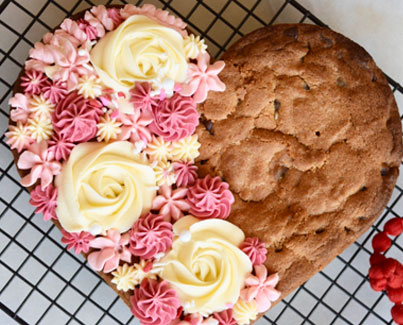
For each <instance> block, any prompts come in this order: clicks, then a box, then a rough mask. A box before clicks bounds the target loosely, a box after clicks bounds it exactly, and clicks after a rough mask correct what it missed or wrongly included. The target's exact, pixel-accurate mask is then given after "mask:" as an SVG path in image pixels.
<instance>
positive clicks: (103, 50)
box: [91, 15, 188, 92]
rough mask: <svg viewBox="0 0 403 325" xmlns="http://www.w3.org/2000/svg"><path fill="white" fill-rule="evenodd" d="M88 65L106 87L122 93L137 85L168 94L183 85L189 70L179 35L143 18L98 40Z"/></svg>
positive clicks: (124, 24)
mask: <svg viewBox="0 0 403 325" xmlns="http://www.w3.org/2000/svg"><path fill="white" fill-rule="evenodd" d="M91 62H92V64H93V66H94V67H95V69H96V71H97V73H98V75H99V77H100V79H101V80H102V82H103V83H104V84H105V85H106V86H108V87H111V88H113V89H114V90H116V91H123V92H127V91H128V90H129V89H130V88H132V87H133V85H134V83H135V82H136V81H147V82H151V83H152V84H153V88H156V89H160V88H164V89H165V90H166V91H167V92H168V91H170V90H172V89H173V87H174V83H175V82H184V81H185V79H186V76H187V68H188V64H187V61H186V53H185V48H184V40H183V38H182V36H181V34H179V33H178V32H177V31H176V30H174V29H172V28H169V27H166V26H162V25H159V24H158V23H157V22H155V21H154V20H152V19H150V18H148V17H146V16H142V15H134V16H131V17H129V18H127V19H126V20H125V21H124V22H123V23H122V24H121V25H120V26H119V27H118V28H117V29H115V30H114V31H112V32H109V33H107V34H106V35H105V36H104V37H103V38H101V39H100V41H99V42H98V43H97V44H96V45H95V46H94V48H93V49H92V51H91Z"/></svg>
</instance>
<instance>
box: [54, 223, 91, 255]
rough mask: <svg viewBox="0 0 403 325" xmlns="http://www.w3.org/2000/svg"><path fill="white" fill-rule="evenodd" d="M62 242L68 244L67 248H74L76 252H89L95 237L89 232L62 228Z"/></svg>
mask: <svg viewBox="0 0 403 325" xmlns="http://www.w3.org/2000/svg"><path fill="white" fill-rule="evenodd" d="M62 235H63V237H62V243H64V244H67V249H74V253H76V254H80V253H81V252H84V253H88V251H89V250H90V243H91V242H92V241H93V240H94V239H95V237H94V236H93V235H91V234H90V233H89V232H86V231H81V232H67V231H66V230H64V229H62Z"/></svg>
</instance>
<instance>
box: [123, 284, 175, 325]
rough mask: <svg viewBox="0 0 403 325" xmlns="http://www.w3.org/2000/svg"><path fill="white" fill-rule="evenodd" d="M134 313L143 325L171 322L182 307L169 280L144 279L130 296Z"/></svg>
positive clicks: (159, 324) (158, 324)
mask: <svg viewBox="0 0 403 325" xmlns="http://www.w3.org/2000/svg"><path fill="white" fill-rule="evenodd" d="M130 302H131V304H132V313H133V315H134V316H135V317H136V318H138V319H139V320H140V323H141V324H142V325H162V324H169V323H170V322H171V321H172V320H174V319H175V318H176V314H177V310H178V308H179V307H180V303H179V299H178V297H177V295H176V292H175V290H173V289H171V288H170V287H169V284H168V282H166V281H162V282H158V281H157V280H154V279H144V280H143V281H142V282H141V284H140V287H139V288H136V289H134V294H133V296H131V298H130Z"/></svg>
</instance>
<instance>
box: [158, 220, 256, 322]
mask: <svg viewBox="0 0 403 325" xmlns="http://www.w3.org/2000/svg"><path fill="white" fill-rule="evenodd" d="M173 229H174V233H175V235H176V238H175V240H174V242H173V245H172V250H171V251H169V253H168V254H167V255H166V256H165V257H164V258H163V259H162V260H161V263H160V264H161V272H160V276H161V278H162V279H164V280H166V281H168V282H169V283H170V284H171V286H172V287H173V288H174V289H175V290H176V292H177V293H178V297H179V299H180V301H181V304H182V306H183V307H184V311H185V312H186V313H200V314H202V315H203V316H208V315H209V314H212V313H213V312H219V311H222V310H225V309H227V305H228V304H235V303H236V301H237V300H238V297H239V294H240V291H241V288H242V287H243V284H244V279H245V277H246V276H247V274H248V273H249V272H251V270H252V264H251V262H250V260H249V258H248V256H247V255H245V254H244V253H243V252H242V251H241V250H240V249H239V248H238V246H239V244H241V243H242V242H243V240H244V234H243V232H242V230H241V229H240V228H238V227H236V226H235V225H233V224H231V223H230V222H227V221H224V220H219V219H209V220H202V221H200V220H199V219H196V218H194V217H192V216H186V217H183V218H181V219H179V220H178V221H177V222H176V223H175V224H174V227H173ZM184 232H188V233H189V234H190V238H189V236H188V238H186V240H181V234H182V233H184ZM182 238H183V236H182ZM187 239H189V240H187Z"/></svg>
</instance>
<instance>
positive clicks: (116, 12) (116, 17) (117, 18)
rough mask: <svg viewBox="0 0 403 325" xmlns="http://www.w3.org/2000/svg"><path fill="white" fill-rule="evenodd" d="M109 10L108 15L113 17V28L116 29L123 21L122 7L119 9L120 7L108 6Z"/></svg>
mask: <svg viewBox="0 0 403 325" xmlns="http://www.w3.org/2000/svg"><path fill="white" fill-rule="evenodd" d="M107 11H108V17H109V18H111V19H112V21H113V29H115V28H116V27H118V26H119V25H120V24H121V23H122V21H123V18H122V16H121V15H120V9H118V8H108V9H107Z"/></svg>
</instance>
